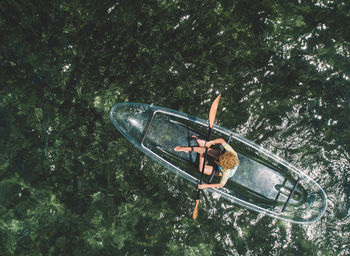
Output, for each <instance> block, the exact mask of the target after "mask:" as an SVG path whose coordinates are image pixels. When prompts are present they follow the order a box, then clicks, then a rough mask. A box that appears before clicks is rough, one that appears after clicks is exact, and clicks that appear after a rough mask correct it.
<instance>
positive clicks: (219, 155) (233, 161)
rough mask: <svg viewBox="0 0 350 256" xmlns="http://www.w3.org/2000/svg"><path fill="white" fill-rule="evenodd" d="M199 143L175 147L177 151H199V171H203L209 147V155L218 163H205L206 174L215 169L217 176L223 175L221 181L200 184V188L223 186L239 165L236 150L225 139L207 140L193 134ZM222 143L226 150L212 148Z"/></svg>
mask: <svg viewBox="0 0 350 256" xmlns="http://www.w3.org/2000/svg"><path fill="white" fill-rule="evenodd" d="M192 138H194V139H195V140H196V142H197V143H198V147H181V146H177V147H175V148H174V150H175V151H185V152H189V151H194V152H197V153H198V154H199V155H200V157H199V166H198V167H199V171H200V172H202V168H203V164H204V154H205V147H208V155H209V156H210V157H212V158H213V159H214V160H216V161H215V163H216V165H214V166H213V165H209V164H205V168H204V174H206V175H211V174H212V172H213V171H215V172H216V173H215V175H216V176H221V181H220V183H217V184H198V188H199V189H205V188H222V187H223V186H225V184H226V182H227V180H228V179H229V178H230V177H232V176H233V175H234V174H235V172H236V170H237V168H238V165H239V160H238V156H237V153H236V151H234V149H233V148H232V147H231V146H230V145H229V144H227V143H226V141H225V140H224V139H215V140H211V141H208V142H206V141H205V140H200V139H198V138H197V137H196V136H194V135H193V136H192ZM215 144H221V145H222V146H223V147H224V149H225V151H224V152H221V151H219V150H217V149H213V148H210V147H211V146H212V145H215Z"/></svg>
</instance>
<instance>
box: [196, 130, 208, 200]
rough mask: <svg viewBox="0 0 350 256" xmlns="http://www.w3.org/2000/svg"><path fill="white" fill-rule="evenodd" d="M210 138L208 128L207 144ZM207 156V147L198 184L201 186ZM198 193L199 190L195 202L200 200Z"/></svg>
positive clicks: (199, 190) (199, 191)
mask: <svg viewBox="0 0 350 256" xmlns="http://www.w3.org/2000/svg"><path fill="white" fill-rule="evenodd" d="M210 136H211V127H209V131H208V138H207V142H208V141H209V140H210ZM207 155H208V147H207V146H206V147H205V153H204V162H203V167H202V172H201V178H200V180H199V184H202V181H203V174H204V169H205V163H206V161H207ZM200 193H201V189H198V192H197V198H196V199H197V200H198V199H199V198H200Z"/></svg>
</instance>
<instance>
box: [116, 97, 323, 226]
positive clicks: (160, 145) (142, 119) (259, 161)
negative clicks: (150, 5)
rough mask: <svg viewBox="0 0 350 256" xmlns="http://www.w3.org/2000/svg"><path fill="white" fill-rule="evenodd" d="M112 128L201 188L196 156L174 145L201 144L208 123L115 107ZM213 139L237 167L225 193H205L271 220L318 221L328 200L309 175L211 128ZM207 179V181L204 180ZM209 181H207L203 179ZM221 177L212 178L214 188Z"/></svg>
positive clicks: (147, 108) (152, 109) (143, 107)
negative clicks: (228, 150) (223, 144)
mask: <svg viewBox="0 0 350 256" xmlns="http://www.w3.org/2000/svg"><path fill="white" fill-rule="evenodd" d="M110 118H111V120H112V122H113V124H114V126H115V127H116V128H117V129H118V130H119V131H120V133H121V134H122V135H123V136H125V137H126V138H127V139H128V140H129V141H130V142H131V143H132V144H133V145H134V146H135V147H137V148H138V149H139V150H141V151H142V152H144V153H145V154H146V155H148V156H150V157H151V158H153V159H154V160H156V161H157V162H159V163H160V164H162V165H163V166H164V167H165V168H167V169H168V170H170V171H172V172H173V173H175V174H177V175H179V176H181V177H182V178H184V179H186V180H188V181H189V182H192V183H194V184H198V183H199V178H200V172H199V170H198V155H197V153H195V152H175V151H174V150H173V148H174V147H176V146H197V143H196V142H195V141H194V140H193V139H192V135H196V136H198V137H199V138H203V139H205V138H206V136H207V131H208V121H206V120H203V119H201V118H198V117H196V116H192V115H188V114H185V113H181V112H178V111H175V110H171V109H167V108H162V107H157V106H152V105H147V104H139V103H120V104H116V105H115V106H113V108H112V109H111V111H110ZM211 138H212V139H215V138H223V139H225V140H226V141H227V142H228V143H229V144H230V145H231V146H232V147H233V148H234V149H235V150H236V151H237V153H238V157H239V159H240V165H239V167H238V169H237V171H236V173H235V174H234V175H233V176H232V177H231V178H230V179H229V181H228V182H227V184H226V185H225V187H224V188H218V189H207V191H210V192H212V193H216V194H218V195H220V196H221V197H224V198H225V199H227V200H229V201H231V202H233V203H235V204H237V205H240V206H242V207H245V208H248V209H250V210H253V211H255V212H258V213H264V214H266V215H268V216H270V217H274V218H277V219H281V220H284V221H289V222H292V223H298V224H307V223H311V222H315V221H317V220H318V219H319V218H320V217H321V216H322V215H323V214H324V212H325V210H326V207H327V197H326V194H325V192H324V191H323V189H322V188H321V187H320V186H319V185H318V184H317V183H316V182H315V181H314V180H313V179H311V178H310V177H309V176H308V175H306V174H305V173H303V172H301V171H300V170H298V169H297V168H296V167H294V166H293V165H291V164H289V163H288V162H286V161H284V160H283V159H281V158H279V157H278V156H276V155H274V154H272V153H270V152H269V151H267V150H266V149H264V148H262V147H261V146H259V145H257V144H255V143H253V142H251V141H249V140H248V139H246V138H244V137H242V136H240V135H238V134H237V133H234V132H232V131H230V130H228V129H225V128H223V127H220V126H217V125H214V127H213V129H212V133H211ZM204 178H206V177H204ZM208 181H209V176H208V177H207V180H204V182H208ZM219 181H220V178H219V177H215V178H214V181H213V182H215V183H217V182H219Z"/></svg>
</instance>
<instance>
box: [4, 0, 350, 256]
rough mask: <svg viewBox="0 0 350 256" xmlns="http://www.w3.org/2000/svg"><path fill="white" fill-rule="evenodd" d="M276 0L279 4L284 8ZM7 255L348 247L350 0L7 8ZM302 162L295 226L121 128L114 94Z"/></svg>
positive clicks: (345, 250)
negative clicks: (318, 194) (315, 205)
mask: <svg viewBox="0 0 350 256" xmlns="http://www.w3.org/2000/svg"><path fill="white" fill-rule="evenodd" d="M281 2H282V1H281ZM0 7H1V8H0V51H1V55H0V65H1V67H0V124H1V126H0V133H1V136H0V140H1V141H0V159H1V161H0V216H1V217H0V255H40V254H41V255H349V254H350V239H349V235H350V211H349V205H350V200H349V199H350V185H349V183H350V175H349V169H350V168H349V167H350V164H349V158H350V153H349V152H350V147H349V145H350V127H349V121H350V120H349V118H350V87H349V86H350V62H349V57H350V53H349V45H350V37H349V35H350V30H349V28H350V16H349V13H350V5H349V3H348V1H323V0H319V1H283V3H278V2H275V1H250V2H249V3H247V1H235V2H234V4H233V3H231V1H224V0H223V1H193V0H192V1H186V0H184V1H167V0H164V1H147V2H146V1H144V2H141V1H140V2H138V1H115V2H110V1H77V0H73V1H22V2H19V1H2V2H1V3H0ZM217 93H222V99H221V101H220V106H219V113H218V115H217V120H218V123H219V124H220V125H222V126H224V127H226V128H229V129H232V130H234V131H236V132H238V133H240V134H242V135H244V136H246V137H247V138H249V139H251V140H253V141H255V142H256V143H259V144H261V145H263V146H264V147H266V148H267V149H269V150H270V151H272V152H274V153H276V154H278V155H279V156H281V157H282V158H284V159H286V160H288V161H290V162H291V163H292V164H294V165H295V166H297V167H298V168H300V169H302V170H303V171H305V173H307V174H308V175H310V176H311V177H312V178H314V179H315V180H316V181H317V182H318V183H319V184H320V185H321V186H322V187H323V188H324V190H325V191H326V193H327V196H328V199H329V202H328V208H327V211H326V213H325V215H324V217H323V218H322V219H321V220H320V221H318V222H316V223H313V224H310V225H294V224H289V223H286V222H282V221H277V220H275V219H272V218H270V217H266V216H263V215H259V214H257V213H254V212H251V211H249V210H246V209H244V208H242V207H239V206H235V205H232V204H230V203H228V202H227V201H225V200H223V199H221V198H213V197H212V196H211V195H209V194H204V193H203V194H204V196H203V197H202V198H203V199H202V203H201V209H200V212H199V217H198V220H197V221H193V220H192V218H191V211H192V209H193V207H194V200H193V198H194V196H195V194H196V189H195V187H193V185H191V184H189V183H188V182H186V181H184V180H181V179H179V178H178V177H176V176H173V175H170V174H169V173H168V172H167V171H166V170H165V169H164V168H163V167H161V166H160V165H157V164H156V163H155V162H153V161H152V160H150V159H148V158H147V157H145V156H144V155H143V154H142V153H141V152H139V151H137V150H136V149H135V148H134V147H133V146H132V145H131V144H130V143H129V142H127V141H126V140H125V139H124V138H123V137H122V136H121V135H120V134H119V133H118V132H117V131H116V130H115V128H114V127H113V125H112V123H111V122H110V120H109V117H108V111H109V110H110V108H111V107H112V106H113V105H114V104H115V103H117V102H125V101H134V102H142V103H153V104H156V105H160V106H164V107H168V108H173V109H177V110H180V111H183V112H187V113H191V114H194V115H197V116H200V117H202V118H207V112H208V110H209V107H210V104H211V102H212V100H213V99H214V98H215V97H216V95H217Z"/></svg>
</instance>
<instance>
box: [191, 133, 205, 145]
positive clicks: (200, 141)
mask: <svg viewBox="0 0 350 256" xmlns="http://www.w3.org/2000/svg"><path fill="white" fill-rule="evenodd" d="M192 138H194V139H195V140H196V142H197V143H198V145H199V146H200V147H204V146H205V142H206V141H205V140H200V139H198V137H197V136H196V135H192Z"/></svg>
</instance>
